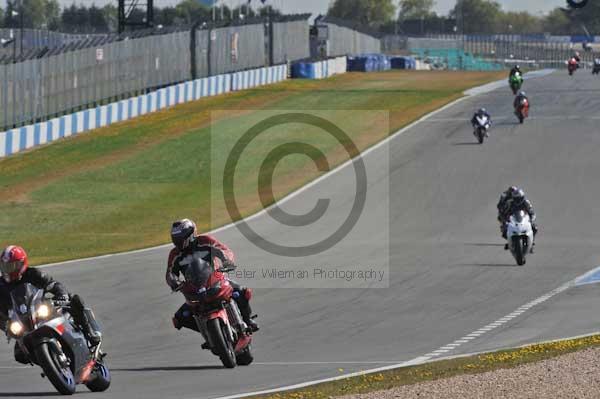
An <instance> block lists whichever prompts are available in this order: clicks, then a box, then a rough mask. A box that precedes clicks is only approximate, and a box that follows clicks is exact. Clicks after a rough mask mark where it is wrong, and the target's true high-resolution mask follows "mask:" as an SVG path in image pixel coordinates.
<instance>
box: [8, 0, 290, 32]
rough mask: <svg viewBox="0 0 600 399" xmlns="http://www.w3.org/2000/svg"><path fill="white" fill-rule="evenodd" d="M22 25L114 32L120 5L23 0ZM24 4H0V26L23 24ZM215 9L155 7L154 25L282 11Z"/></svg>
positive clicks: (186, 0)
mask: <svg viewBox="0 0 600 399" xmlns="http://www.w3.org/2000/svg"><path fill="white" fill-rule="evenodd" d="M22 10H23V25H24V27H25V28H32V29H49V30H53V31H60V32H65V33H106V32H115V31H116V30H117V27H118V26H117V25H118V16H117V7H116V6H115V5H112V4H109V5H106V6H104V7H97V6H95V5H93V4H92V5H91V6H89V7H86V6H84V5H75V4H73V5H71V6H69V7H65V8H62V9H61V8H60V6H59V4H58V1H57V0H23V9H22ZM13 11H15V12H16V13H18V14H20V12H21V8H20V7H19V2H17V1H14V2H12V1H9V2H8V6H7V7H6V9H2V8H0V28H19V27H20V26H21V16H20V15H15V13H13ZM215 11H216V12H215V13H214V14H213V10H212V9H211V8H209V7H207V6H204V5H202V4H201V3H200V2H198V1H197V0H183V1H182V2H180V3H179V4H177V5H176V6H174V7H163V8H155V9H154V25H155V26H157V25H163V26H173V25H190V24H193V23H194V22H196V21H212V19H213V17H215V18H216V20H218V21H220V20H225V21H229V20H231V19H236V20H237V19H240V18H253V17H256V16H259V15H265V16H266V15H268V14H271V15H280V14H281V13H280V11H279V10H277V9H272V8H271V7H270V6H266V7H261V8H260V9H253V8H251V7H240V8H235V9H230V8H228V7H223V8H217V9H216V10H215ZM131 18H133V19H135V20H142V18H144V15H142V13H141V12H140V11H136V10H134V11H133V14H132V15H131Z"/></svg>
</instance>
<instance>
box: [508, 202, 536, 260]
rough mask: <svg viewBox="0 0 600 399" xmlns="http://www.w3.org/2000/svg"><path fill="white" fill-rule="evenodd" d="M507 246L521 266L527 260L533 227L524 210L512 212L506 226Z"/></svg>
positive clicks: (531, 242)
mask: <svg viewBox="0 0 600 399" xmlns="http://www.w3.org/2000/svg"><path fill="white" fill-rule="evenodd" d="M506 236H507V240H508V248H509V249H510V252H511V253H512V255H513V256H514V258H515V260H516V261H517V264H518V265H519V266H523V265H524V264H525V263H526V262H527V259H526V258H527V254H529V253H530V252H531V248H532V246H533V239H534V237H533V227H532V226H531V220H530V218H529V215H528V214H527V212H525V211H519V212H516V213H515V214H513V215H512V216H511V217H510V218H509V220H508V225H507V228H506Z"/></svg>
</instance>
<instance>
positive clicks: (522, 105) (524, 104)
mask: <svg viewBox="0 0 600 399" xmlns="http://www.w3.org/2000/svg"><path fill="white" fill-rule="evenodd" d="M515 115H516V116H517V118H519V123H523V122H524V121H525V119H526V118H528V117H529V100H527V99H526V98H522V99H521V101H520V102H519V104H518V105H517V107H516V109H515Z"/></svg>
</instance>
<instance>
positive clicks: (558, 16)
mask: <svg viewBox="0 0 600 399" xmlns="http://www.w3.org/2000/svg"><path fill="white" fill-rule="evenodd" d="M542 27H543V29H544V32H549V33H551V34H553V35H561V34H563V35H564V34H571V31H572V24H571V20H570V19H569V17H567V16H566V15H565V12H564V11H563V10H562V9H560V8H556V9H554V10H552V11H551V12H550V13H549V14H548V15H546V17H545V18H544V19H543V21H542Z"/></svg>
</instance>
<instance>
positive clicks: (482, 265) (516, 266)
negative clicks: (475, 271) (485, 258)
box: [462, 263, 523, 268]
mask: <svg viewBox="0 0 600 399" xmlns="http://www.w3.org/2000/svg"><path fill="white" fill-rule="evenodd" d="M462 265H463V266H479V267H515V268H521V267H523V266H519V265H517V264H515V263H463V264H462Z"/></svg>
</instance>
